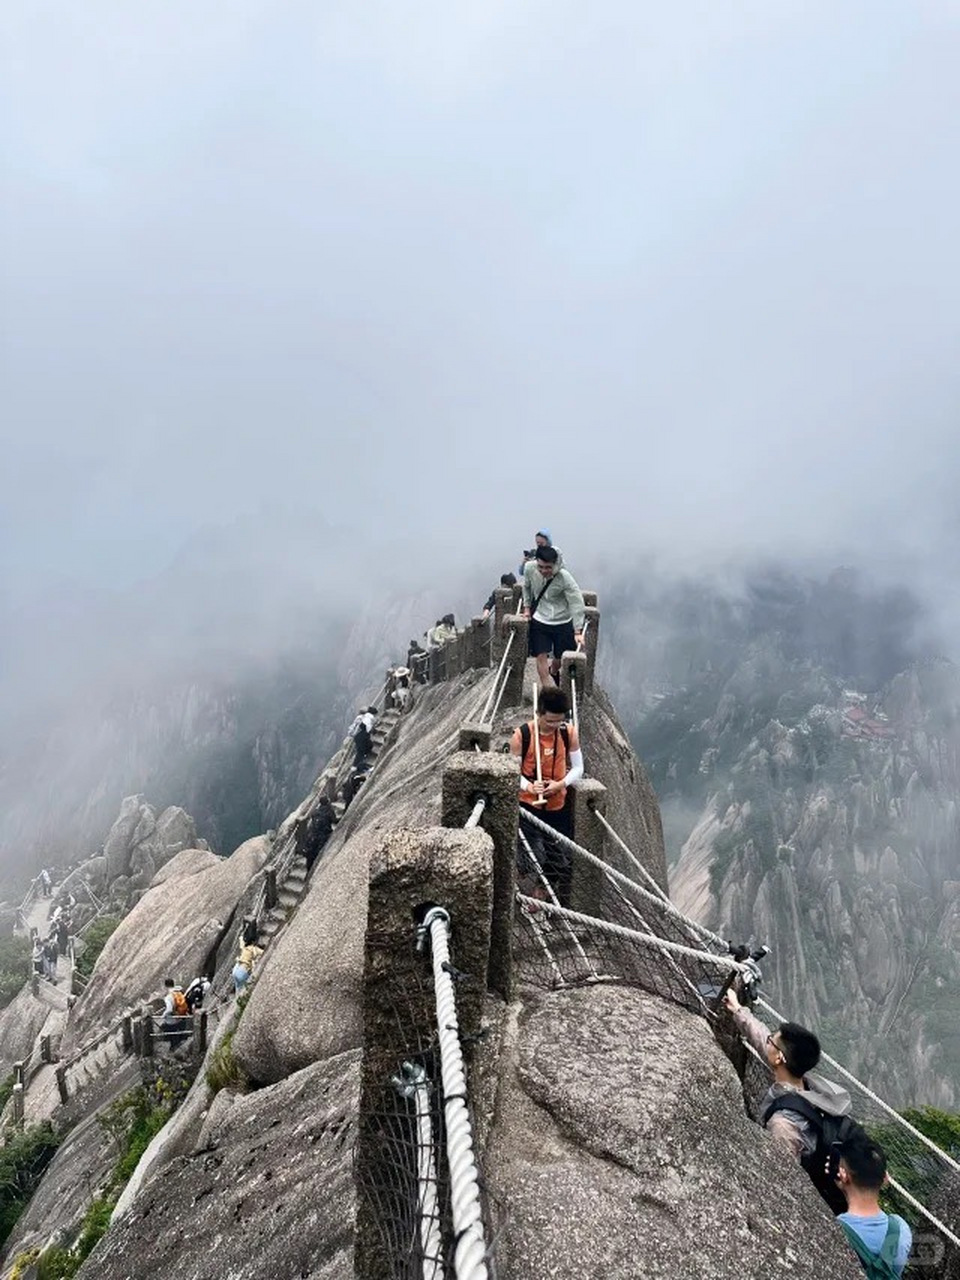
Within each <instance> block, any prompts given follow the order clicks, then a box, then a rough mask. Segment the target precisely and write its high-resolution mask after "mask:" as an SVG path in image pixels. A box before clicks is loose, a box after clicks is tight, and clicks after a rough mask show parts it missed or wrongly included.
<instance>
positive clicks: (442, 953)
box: [420, 907, 489, 1280]
mask: <svg viewBox="0 0 960 1280" xmlns="http://www.w3.org/2000/svg"><path fill="white" fill-rule="evenodd" d="M425 936H428V937H429V939H430V949H431V956H432V960H433V983H434V990H435V992H436V999H437V1037H438V1040H439V1044H440V1074H441V1079H442V1082H443V1114H444V1120H445V1123H446V1133H447V1160H448V1163H449V1167H450V1205H451V1214H452V1218H453V1234H454V1238H455V1240H456V1245H455V1246H454V1255H453V1265H454V1271H455V1273H456V1277H457V1280H487V1277H488V1275H489V1271H488V1268H487V1245H486V1241H485V1240H484V1235H483V1212H482V1208H481V1203H480V1179H479V1173H478V1170H477V1161H476V1156H475V1154H474V1150H473V1129H472V1126H471V1124H470V1113H469V1111H468V1110H467V1078H466V1073H465V1072H464V1066H463V1051H462V1049H461V1046H460V1027H459V1023H458V1021H457V1001H456V996H455V994H454V989H453V979H452V977H451V968H452V966H451V964H450V948H449V936H450V915H449V913H448V912H447V911H446V910H444V908H443V907H431V909H430V910H429V911H428V912H427V914H426V916H425V917H424V921H423V924H422V926H421V933H420V937H421V938H423V937H425Z"/></svg>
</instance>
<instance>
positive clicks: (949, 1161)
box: [757, 996, 960, 1173]
mask: <svg viewBox="0 0 960 1280" xmlns="http://www.w3.org/2000/svg"><path fill="white" fill-rule="evenodd" d="M757 1004H758V1005H760V1007H761V1008H762V1009H766V1011H767V1013H769V1014H770V1016H771V1018H776V1019H777V1021H778V1022H786V1021H787V1019H786V1018H785V1017H784V1016H783V1014H782V1013H780V1012H779V1010H777V1009H775V1008H774V1007H773V1005H772V1004H770V1003H769V1001H767V1000H764V999H763V997H762V996H761V997H759V998H758V1000H757ZM820 1058H821V1061H823V1062H826V1063H829V1065H830V1066H831V1067H832V1068H833V1069H834V1071H838V1072H839V1073H840V1075H842V1076H843V1077H844V1079H845V1080H849V1081H850V1083H851V1084H855V1085H856V1086H857V1088H858V1089H859V1090H860V1091H861V1092H862V1093H863V1094H864V1095H865V1096H866V1097H868V1098H869V1099H870V1101H871V1102H872V1103H873V1104H874V1105H875V1106H877V1107H879V1108H880V1110H881V1111H882V1112H884V1114H885V1115H887V1116H889V1117H890V1119H891V1120H895V1121H896V1123H897V1124H898V1125H900V1127H901V1128H902V1129H906V1130H907V1132H908V1133H909V1134H911V1136H912V1137H914V1138H916V1139H917V1141H918V1142H922V1143H923V1145H924V1146H925V1147H927V1148H929V1150H930V1151H932V1152H933V1153H934V1154H935V1155H936V1156H938V1157H939V1158H940V1159H941V1160H942V1161H943V1162H944V1164H946V1165H949V1167H950V1168H951V1169H952V1170H953V1171H954V1173H960V1164H958V1163H957V1161H956V1160H954V1158H953V1157H952V1156H950V1155H948V1154H947V1152H946V1151H944V1149H943V1148H942V1147H938V1146H937V1144H936V1143H935V1142H934V1141H932V1139H930V1138H928V1137H927V1136H926V1134H925V1133H921V1132H920V1130H919V1129H917V1128H915V1127H914V1126H913V1125H912V1124H911V1123H910V1121H909V1120H905V1119H904V1118H903V1116H902V1115H900V1113H899V1111H894V1109H893V1107H891V1106H890V1105H889V1103H886V1102H884V1100H883V1099H882V1098H880V1097H878V1096H877V1094H875V1093H874V1092H873V1090H872V1089H868V1088H867V1086H866V1085H865V1084H864V1083H863V1081H862V1080H858V1079H857V1077H856V1076H855V1075H854V1074H853V1072H852V1071H848V1070H847V1068H846V1067H844V1066H841V1064H840V1063H839V1062H837V1060H836V1058H831V1057H830V1055H829V1053H824V1052H823V1051H822V1050H821V1053H820Z"/></svg>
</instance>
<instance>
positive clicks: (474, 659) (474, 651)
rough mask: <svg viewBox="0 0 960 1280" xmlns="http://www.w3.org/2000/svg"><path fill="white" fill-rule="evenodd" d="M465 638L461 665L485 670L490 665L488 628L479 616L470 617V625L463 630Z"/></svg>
mask: <svg viewBox="0 0 960 1280" xmlns="http://www.w3.org/2000/svg"><path fill="white" fill-rule="evenodd" d="M464 637H465V639H466V646H467V651H466V656H465V658H464V663H463V667H464V670H467V668H473V667H479V668H480V669H481V670H483V671H486V669H487V668H488V667H489V666H490V628H489V624H488V623H487V622H485V621H484V620H483V618H481V617H476V618H471V619H470V626H469V627H468V628H467V630H466V631H465V632H464Z"/></svg>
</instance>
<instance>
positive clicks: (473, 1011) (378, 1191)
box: [354, 827, 493, 1280]
mask: <svg viewBox="0 0 960 1280" xmlns="http://www.w3.org/2000/svg"><path fill="white" fill-rule="evenodd" d="M492 891H493V841H492V840H491V838H490V836H488V835H487V833H486V832H485V831H481V830H479V829H476V828H473V829H470V830H459V831H453V830H449V829H445V828H443V827H433V828H430V829H428V830H425V831H423V830H421V831H408V830H404V829H400V830H397V831H394V832H392V833H391V834H390V835H389V836H387V837H386V838H385V839H384V840H383V842H382V843H381V844H380V845H379V846H378V847H377V849H376V850H375V851H374V854H373V856H372V858H371V860H370V884H369V894H368V902H367V933H366V940H365V944H364V972H363V986H362V992H361V1005H362V1012H363V1028H364V1032H363V1059H362V1066H361V1083H360V1127H359V1134H358V1138H357V1147H356V1154H355V1163H354V1171H355V1183H356V1186H357V1188H358V1192H359V1195H358V1204H357V1217H356V1254H355V1264H354V1267H355V1271H354V1273H355V1274H356V1275H358V1276H363V1277H364V1278H365V1280H395V1277H396V1276H397V1275H399V1274H400V1273H401V1270H402V1268H403V1267H404V1266H405V1265H406V1263H407V1262H408V1261H409V1259H408V1258H407V1257H406V1256H404V1257H403V1258H399V1257H392V1256H390V1252H389V1249H388V1248H387V1246H386V1245H385V1243H384V1233H383V1230H382V1226H381V1223H382V1219H383V1215H384V1213H391V1212H393V1211H396V1212H398V1213H399V1212H407V1211H408V1206H409V1195H410V1194H411V1192H410V1188H409V1186H405V1185H404V1184H405V1183H406V1180H407V1178H408V1171H407V1169H406V1168H404V1169H401V1168H400V1164H401V1163H402V1162H403V1161H404V1159H405V1152H404V1150H403V1149H400V1150H398V1144H403V1146H405V1147H406V1148H407V1150H411V1149H414V1148H415V1146H416V1144H417V1135H416V1130H415V1128H414V1123H413V1118H412V1115H408V1114H407V1113H406V1109H405V1104H404V1103H403V1101H402V1099H401V1098H400V1097H398V1094H397V1091H396V1088H395V1086H394V1084H393V1081H394V1080H395V1078H397V1077H398V1076H399V1074H400V1071H401V1068H402V1067H403V1064H404V1062H407V1061H410V1060H413V1061H414V1062H417V1063H419V1062H420V1061H421V1059H420V1057H419V1054H420V1052H421V1051H422V1049H423V1046H425V1045H427V1044H430V1043H433V1042H434V1041H435V1039H436V1016H437V1013H436V1000H435V996H434V988H433V971H432V968H431V963H430V957H429V953H428V950H427V949H424V950H418V949H417V942H416V921H417V919H419V918H422V916H423V914H424V913H425V910H426V909H427V908H428V907H429V906H431V905H439V906H443V907H444V908H445V909H446V910H447V911H448V912H449V913H450V918H451V922H452V929H453V939H454V941H453V954H452V957H451V958H452V960H453V963H454V964H455V965H456V968H457V970H458V971H459V972H460V973H464V974H467V975H469V976H470V977H472V978H473V979H474V981H472V982H468V981H465V982H461V983H458V985H457V1015H458V1021H459V1025H460V1029H461V1033H462V1036H463V1040H464V1041H465V1042H467V1041H468V1040H469V1037H471V1036H472V1035H475V1034H476V1033H477V1032H478V1031H479V1030H480V1025H481V1024H480V1019H481V1013H482V1009H483V1001H484V994H485V990H486V983H485V981H483V978H484V977H485V975H486V972H487V965H488V962H489V952H490V913H491V903H492ZM477 978H479V979H480V980H479V981H477V980H476V979H477ZM435 1070H436V1071H438V1068H431V1071H432V1072H433V1071H435ZM430 1084H431V1086H432V1088H433V1089H436V1088H437V1087H438V1086H439V1080H438V1079H436V1078H434V1079H432V1080H431V1081H430ZM398 1184H399V1185H398ZM412 1194H413V1195H414V1196H416V1183H415V1182H414V1183H413V1189H412Z"/></svg>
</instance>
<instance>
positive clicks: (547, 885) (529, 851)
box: [518, 831, 600, 978]
mask: <svg viewBox="0 0 960 1280" xmlns="http://www.w3.org/2000/svg"><path fill="white" fill-rule="evenodd" d="M518 834H519V836H520V840H521V842H522V844H523V847H524V850H525V851H526V854H527V857H528V858H529V859H530V861H531V862H532V863H533V868H534V870H535V872H536V874H537V879H538V880H539V881H540V883H541V884H542V885H543V887H544V889H546V891H547V896H548V897H549V899H550V901H551V902H552V903H553V905H554V906H555V907H559V906H560V900H559V898H558V897H557V895H556V893H554V890H553V885H552V884H551V883H550V881H549V880H548V879H547V877H546V875H545V873H544V870H543V867H542V866H541V865H540V859H539V858H538V857H537V855H536V854H535V853H534V852H533V849H532V848H531V847H530V841H529V840H528V839H527V837H526V836H525V835H524V833H523V832H522V831H520V832H519V833H518ZM563 923H564V926H565V928H566V931H567V934H568V936H569V938H570V941H571V942H572V943H573V945H574V948H575V949H576V951H577V952H578V953H579V955H580V959H581V960H582V961H583V963H584V964H585V965H586V966H587V968H588V969H589V970H590V973H591V974H592V975H593V977H594V978H599V977H600V974H599V973H598V972H597V969H596V966H595V965H594V964H593V962H592V961H591V960H590V958H589V956H588V955H587V953H586V951H584V949H583V944H582V943H581V941H580V939H579V938H578V937H577V935H576V933H575V932H574V931H573V929H571V927H570V925H569V924H568V923H567V922H566V921H565V920H564V922H563Z"/></svg>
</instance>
